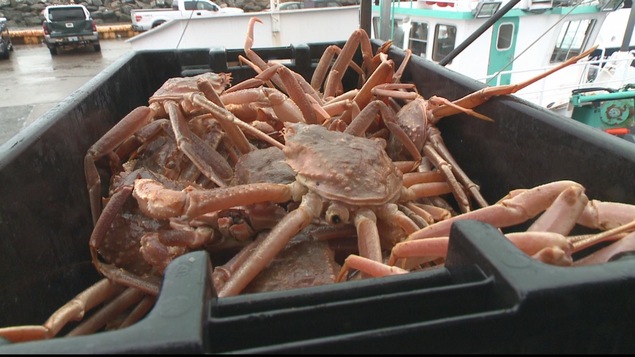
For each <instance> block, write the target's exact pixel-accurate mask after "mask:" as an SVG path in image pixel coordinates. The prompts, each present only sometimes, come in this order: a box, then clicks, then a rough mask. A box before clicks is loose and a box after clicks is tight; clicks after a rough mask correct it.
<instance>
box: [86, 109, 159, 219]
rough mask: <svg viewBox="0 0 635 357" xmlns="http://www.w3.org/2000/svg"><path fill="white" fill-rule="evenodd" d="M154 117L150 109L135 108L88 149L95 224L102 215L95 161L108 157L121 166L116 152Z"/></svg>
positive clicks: (88, 177)
mask: <svg viewBox="0 0 635 357" xmlns="http://www.w3.org/2000/svg"><path fill="white" fill-rule="evenodd" d="M153 116H154V113H153V112H152V110H151V109H150V108H148V107H137V108H135V109H134V110H133V111H131V112H130V113H129V114H128V115H126V116H125V117H124V118H123V119H121V120H120V121H119V122H118V123H117V124H115V126H113V127H112V128H111V129H110V130H109V131H108V132H107V133H106V134H105V135H104V136H102V137H101V138H100V139H99V140H97V142H96V143H94V144H93V145H92V146H91V147H90V148H89V149H88V152H87V153H86V156H85V157H84V175H85V176H86V185H87V188H88V195H89V197H90V207H91V212H92V214H93V223H96V222H97V219H98V218H99V215H100V214H101V179H100V178H99V172H97V167H95V161H97V160H99V159H100V158H102V157H104V156H108V157H109V158H110V160H111V161H112V160H116V161H117V165H119V162H118V161H119V158H118V157H117V155H115V153H114V150H115V149H116V148H117V147H118V146H119V145H120V144H121V143H122V142H124V141H125V140H126V139H127V138H128V137H129V136H130V135H132V134H133V133H135V132H137V131H138V130H139V129H141V128H142V127H143V126H144V125H146V124H147V123H148V122H150V120H151V119H152V117H153Z"/></svg>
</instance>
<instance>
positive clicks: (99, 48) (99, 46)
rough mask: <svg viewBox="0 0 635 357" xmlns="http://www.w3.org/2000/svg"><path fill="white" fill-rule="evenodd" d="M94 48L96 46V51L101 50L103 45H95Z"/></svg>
mask: <svg viewBox="0 0 635 357" xmlns="http://www.w3.org/2000/svg"><path fill="white" fill-rule="evenodd" d="M93 48H95V52H101V45H94V46H93Z"/></svg>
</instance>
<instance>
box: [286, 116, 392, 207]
mask: <svg viewBox="0 0 635 357" xmlns="http://www.w3.org/2000/svg"><path fill="white" fill-rule="evenodd" d="M285 141H286V144H285V147H284V154H285V156H286V161H287V163H288V164H289V165H290V166H291V168H293V170H295V171H296V172H297V176H296V180H297V181H298V182H299V183H301V184H303V185H305V186H306V187H307V188H308V189H309V190H311V191H313V192H316V193H317V194H319V195H320V196H321V197H322V198H324V199H327V200H331V201H340V202H343V203H345V204H349V205H352V206H369V205H382V204H385V203H388V202H394V201H396V200H397V198H398V197H399V194H400V192H401V188H402V173H401V172H400V171H399V170H398V169H397V168H396V167H395V165H394V164H393V162H392V160H391V159H390V158H389V157H388V155H387V154H386V152H385V150H384V147H383V145H381V144H380V143H379V142H378V141H375V140H371V139H367V138H364V137H357V136H352V135H349V134H344V133H341V132H337V131H329V130H327V129H326V128H324V127H322V126H320V125H306V124H303V123H293V124H287V125H286V131H285Z"/></svg>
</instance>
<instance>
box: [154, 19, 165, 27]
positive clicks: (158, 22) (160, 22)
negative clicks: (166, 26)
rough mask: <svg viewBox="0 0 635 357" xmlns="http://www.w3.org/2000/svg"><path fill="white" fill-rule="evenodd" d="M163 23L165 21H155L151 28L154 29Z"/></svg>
mask: <svg viewBox="0 0 635 357" xmlns="http://www.w3.org/2000/svg"><path fill="white" fill-rule="evenodd" d="M163 23H165V21H163V20H161V21H157V22H155V23H153V24H152V28H155V27H157V26H160V25H162V24H163Z"/></svg>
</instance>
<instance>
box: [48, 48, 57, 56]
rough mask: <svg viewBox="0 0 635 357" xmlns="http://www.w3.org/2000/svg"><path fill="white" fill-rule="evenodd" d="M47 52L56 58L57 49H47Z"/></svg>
mask: <svg viewBox="0 0 635 357" xmlns="http://www.w3.org/2000/svg"><path fill="white" fill-rule="evenodd" d="M49 52H51V56H57V47H49Z"/></svg>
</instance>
